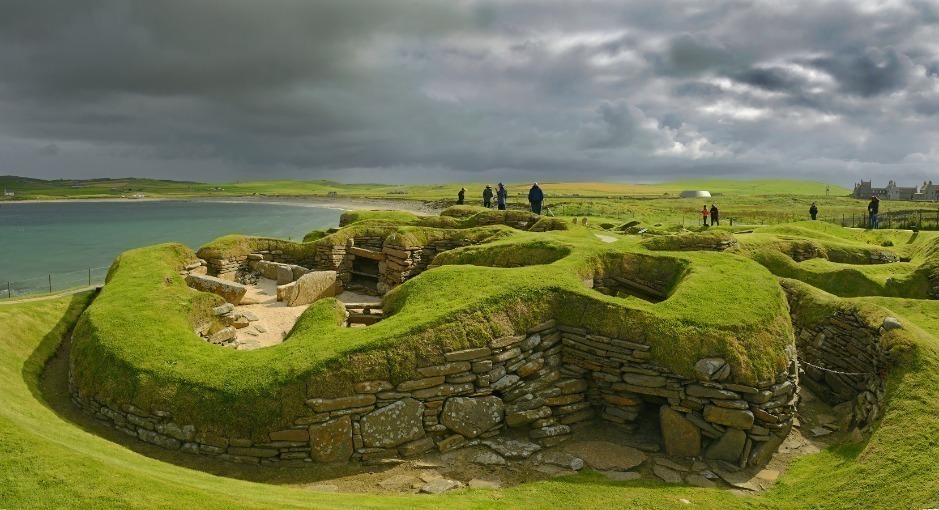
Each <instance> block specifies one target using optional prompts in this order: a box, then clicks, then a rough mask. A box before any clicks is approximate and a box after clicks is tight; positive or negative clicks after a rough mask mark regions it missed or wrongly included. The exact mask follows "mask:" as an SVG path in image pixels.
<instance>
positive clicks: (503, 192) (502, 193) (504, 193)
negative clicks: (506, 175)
mask: <svg viewBox="0 0 939 510" xmlns="http://www.w3.org/2000/svg"><path fill="white" fill-rule="evenodd" d="M507 198H509V190H507V189H505V185H503V184H502V183H501V182H500V183H499V187H498V188H496V204H497V205H498V206H499V210H500V211H504V210H505V200H506V199H507Z"/></svg>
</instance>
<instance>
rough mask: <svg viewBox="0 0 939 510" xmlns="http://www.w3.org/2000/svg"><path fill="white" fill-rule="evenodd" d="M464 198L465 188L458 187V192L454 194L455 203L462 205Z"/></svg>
mask: <svg viewBox="0 0 939 510" xmlns="http://www.w3.org/2000/svg"><path fill="white" fill-rule="evenodd" d="M464 198H466V188H460V192H459V193H457V194H456V205H463V199H464Z"/></svg>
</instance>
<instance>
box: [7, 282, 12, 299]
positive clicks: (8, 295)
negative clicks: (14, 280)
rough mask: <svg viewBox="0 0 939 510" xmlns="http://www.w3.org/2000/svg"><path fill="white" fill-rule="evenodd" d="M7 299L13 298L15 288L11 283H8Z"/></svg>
mask: <svg viewBox="0 0 939 510" xmlns="http://www.w3.org/2000/svg"><path fill="white" fill-rule="evenodd" d="M7 297H8V298H11V297H13V286H12V285H11V284H10V282H7Z"/></svg>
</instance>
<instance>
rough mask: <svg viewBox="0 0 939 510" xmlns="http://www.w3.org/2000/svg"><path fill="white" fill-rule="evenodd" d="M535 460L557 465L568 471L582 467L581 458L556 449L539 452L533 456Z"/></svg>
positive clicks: (578, 469)
mask: <svg viewBox="0 0 939 510" xmlns="http://www.w3.org/2000/svg"><path fill="white" fill-rule="evenodd" d="M535 462H537V463H540V464H550V465H552V466H558V467H561V468H564V469H566V470H568V471H580V470H581V469H583V468H584V461H583V459H581V458H579V457H575V456H573V455H571V454H569V453H567V452H562V451H558V450H551V451H548V452H544V453H539V454H538V455H536V456H535Z"/></svg>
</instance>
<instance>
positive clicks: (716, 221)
mask: <svg viewBox="0 0 939 510" xmlns="http://www.w3.org/2000/svg"><path fill="white" fill-rule="evenodd" d="M708 216H710V217H711V226H714V225H720V224H721V216H720V211H718V210H717V206H716V205H714V204H711V209H710V210H709V209H708V205H707V204H704V207H702V208H701V224H702V225H704V226H705V227H706V226H708ZM731 220H733V218H731ZM731 223H733V221H731Z"/></svg>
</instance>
